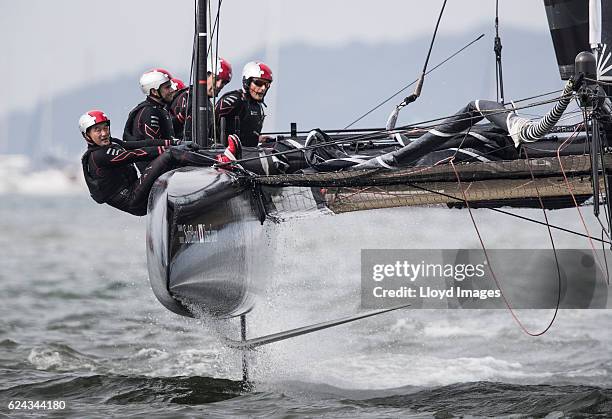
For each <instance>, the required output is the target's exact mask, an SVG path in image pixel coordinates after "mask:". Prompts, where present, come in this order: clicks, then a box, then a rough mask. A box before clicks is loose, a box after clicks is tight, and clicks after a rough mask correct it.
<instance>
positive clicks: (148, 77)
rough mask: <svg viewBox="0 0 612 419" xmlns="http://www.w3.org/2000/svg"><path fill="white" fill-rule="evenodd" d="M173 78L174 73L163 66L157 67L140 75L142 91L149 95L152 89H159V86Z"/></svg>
mask: <svg viewBox="0 0 612 419" xmlns="http://www.w3.org/2000/svg"><path fill="white" fill-rule="evenodd" d="M171 80H172V75H170V73H169V72H168V71H166V70H164V69H162V68H155V69H153V70H150V71H147V72H146V73H144V74H143V75H142V76H140V88H141V89H142V93H144V94H145V95H147V96H149V94H150V93H151V89H155V90H157V89H159V86H161V85H162V84H164V83H167V82H169V81H171Z"/></svg>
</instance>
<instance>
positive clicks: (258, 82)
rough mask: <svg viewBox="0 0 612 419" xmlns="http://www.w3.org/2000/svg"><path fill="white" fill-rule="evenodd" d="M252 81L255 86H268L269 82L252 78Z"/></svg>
mask: <svg viewBox="0 0 612 419" xmlns="http://www.w3.org/2000/svg"><path fill="white" fill-rule="evenodd" d="M252 83H253V84H254V85H255V86H257V87H263V86H266V87H270V82H269V81H267V80H262V79H253V81H252Z"/></svg>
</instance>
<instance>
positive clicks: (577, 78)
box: [567, 73, 584, 92]
mask: <svg viewBox="0 0 612 419" xmlns="http://www.w3.org/2000/svg"><path fill="white" fill-rule="evenodd" d="M567 82H568V83H571V86H572V90H573V91H574V92H577V91H578V90H580V87H582V85H583V84H584V73H578V74H574V75H573V76H572V77H570V79H569V80H568V81H567Z"/></svg>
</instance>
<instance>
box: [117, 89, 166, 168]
mask: <svg viewBox="0 0 612 419" xmlns="http://www.w3.org/2000/svg"><path fill="white" fill-rule="evenodd" d="M172 138H175V136H174V128H173V126H172V118H171V117H170V113H169V112H168V111H167V110H166V108H165V105H164V104H163V103H162V102H160V101H157V100H155V99H153V98H151V97H150V96H148V97H147V98H146V99H145V100H144V101H142V102H141V103H139V104H138V105H136V107H135V108H134V109H132V110H131V111H130V114H129V115H128V118H127V121H126V122H125V128H124V130H123V140H124V141H142V140H159V139H162V140H168V139H172ZM136 166H137V167H138V169H139V170H140V171H141V172H142V171H143V170H144V168H145V167H146V163H142V162H139V163H137V164H136Z"/></svg>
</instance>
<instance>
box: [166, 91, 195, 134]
mask: <svg viewBox="0 0 612 419" xmlns="http://www.w3.org/2000/svg"><path fill="white" fill-rule="evenodd" d="M191 98H192V96H191V87H185V88H184V89H181V90H179V91H178V92H176V94H175V95H174V98H172V102H171V103H170V105H168V112H170V117H171V118H172V126H173V128H174V135H175V136H176V138H178V139H181V140H182V139H188V140H191Z"/></svg>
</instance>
